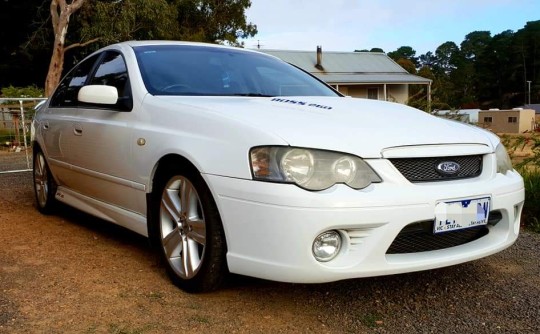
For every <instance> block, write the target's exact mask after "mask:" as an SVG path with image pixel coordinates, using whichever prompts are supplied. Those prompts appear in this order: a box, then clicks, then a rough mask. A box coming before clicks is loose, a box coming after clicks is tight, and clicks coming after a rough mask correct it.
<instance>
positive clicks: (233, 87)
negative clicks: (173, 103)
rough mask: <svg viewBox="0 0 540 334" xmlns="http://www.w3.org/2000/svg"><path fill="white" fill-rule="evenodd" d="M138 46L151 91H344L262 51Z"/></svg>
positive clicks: (258, 93) (300, 93)
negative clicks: (336, 89) (332, 87)
mask: <svg viewBox="0 0 540 334" xmlns="http://www.w3.org/2000/svg"><path fill="white" fill-rule="evenodd" d="M134 50H135V54H136V56H137V61H138V63H139V68H140V70H141V74H142V78H143V80H144V84H145V86H146V89H147V90H148V92H149V93H150V94H152V95H190V96H340V95H339V94H338V93H337V92H335V91H334V90H333V89H331V88H329V87H328V86H326V85H325V84H323V83H322V82H320V81H319V80H317V79H315V78H314V77H312V76H311V75H309V74H307V73H305V72H303V71H301V70H299V69H297V68H296V67H294V66H292V65H289V64H287V63H285V62H283V61H280V60H278V59H275V58H273V57H270V56H267V55H263V54H259V53H254V52H246V51H242V50H234V49H228V48H216V47H204V46H193V45H150V46H137V47H134Z"/></svg>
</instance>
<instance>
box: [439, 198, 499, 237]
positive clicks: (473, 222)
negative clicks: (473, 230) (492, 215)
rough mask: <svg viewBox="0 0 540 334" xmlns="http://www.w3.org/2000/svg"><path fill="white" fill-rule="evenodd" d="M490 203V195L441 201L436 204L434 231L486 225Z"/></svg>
mask: <svg viewBox="0 0 540 334" xmlns="http://www.w3.org/2000/svg"><path fill="white" fill-rule="evenodd" d="M490 204H491V203H490V198H489V197H485V198H475V199H466V200H459V201H449V202H439V203H437V205H436V206H435V224H434V226H433V232H434V233H441V232H448V231H454V230H460V229H463V228H469V227H473V226H478V225H486V224H487V222H488V218H489V209H490Z"/></svg>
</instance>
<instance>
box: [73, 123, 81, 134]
mask: <svg viewBox="0 0 540 334" xmlns="http://www.w3.org/2000/svg"><path fill="white" fill-rule="evenodd" d="M82 133H83V129H82V126H81V125H80V124H73V134H74V135H75V136H82Z"/></svg>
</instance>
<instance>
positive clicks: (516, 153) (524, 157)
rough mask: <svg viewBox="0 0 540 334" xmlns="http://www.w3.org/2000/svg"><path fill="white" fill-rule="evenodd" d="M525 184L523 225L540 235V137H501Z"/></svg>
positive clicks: (535, 135)
mask: <svg viewBox="0 0 540 334" xmlns="http://www.w3.org/2000/svg"><path fill="white" fill-rule="evenodd" d="M501 139H502V141H503V144H504V145H505V146H506V148H507V149H508V153H509V154H510V156H511V157H512V161H513V163H514V165H515V168H516V169H517V170H518V171H519V173H520V174H521V176H522V177H523V183H524V184H525V205H524V207H523V215H522V223H523V224H524V225H525V227H526V228H528V229H529V230H531V231H534V232H536V233H540V135H538V134H526V135H513V136H501Z"/></svg>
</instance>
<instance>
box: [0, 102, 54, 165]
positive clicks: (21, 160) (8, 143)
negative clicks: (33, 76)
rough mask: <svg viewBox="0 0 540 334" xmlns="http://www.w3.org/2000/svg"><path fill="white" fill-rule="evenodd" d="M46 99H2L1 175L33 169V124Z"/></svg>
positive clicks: (0, 115) (0, 116) (0, 106)
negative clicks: (40, 106) (37, 111)
mask: <svg viewBox="0 0 540 334" xmlns="http://www.w3.org/2000/svg"><path fill="white" fill-rule="evenodd" d="M44 100H46V99H45V98H0V174H5V173H16V172H25V171H30V170H31V169H32V141H31V138H30V137H31V133H30V132H31V131H30V128H31V124H32V119H33V117H34V115H35V113H36V109H37V107H38V106H39V103H40V102H41V101H44Z"/></svg>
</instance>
